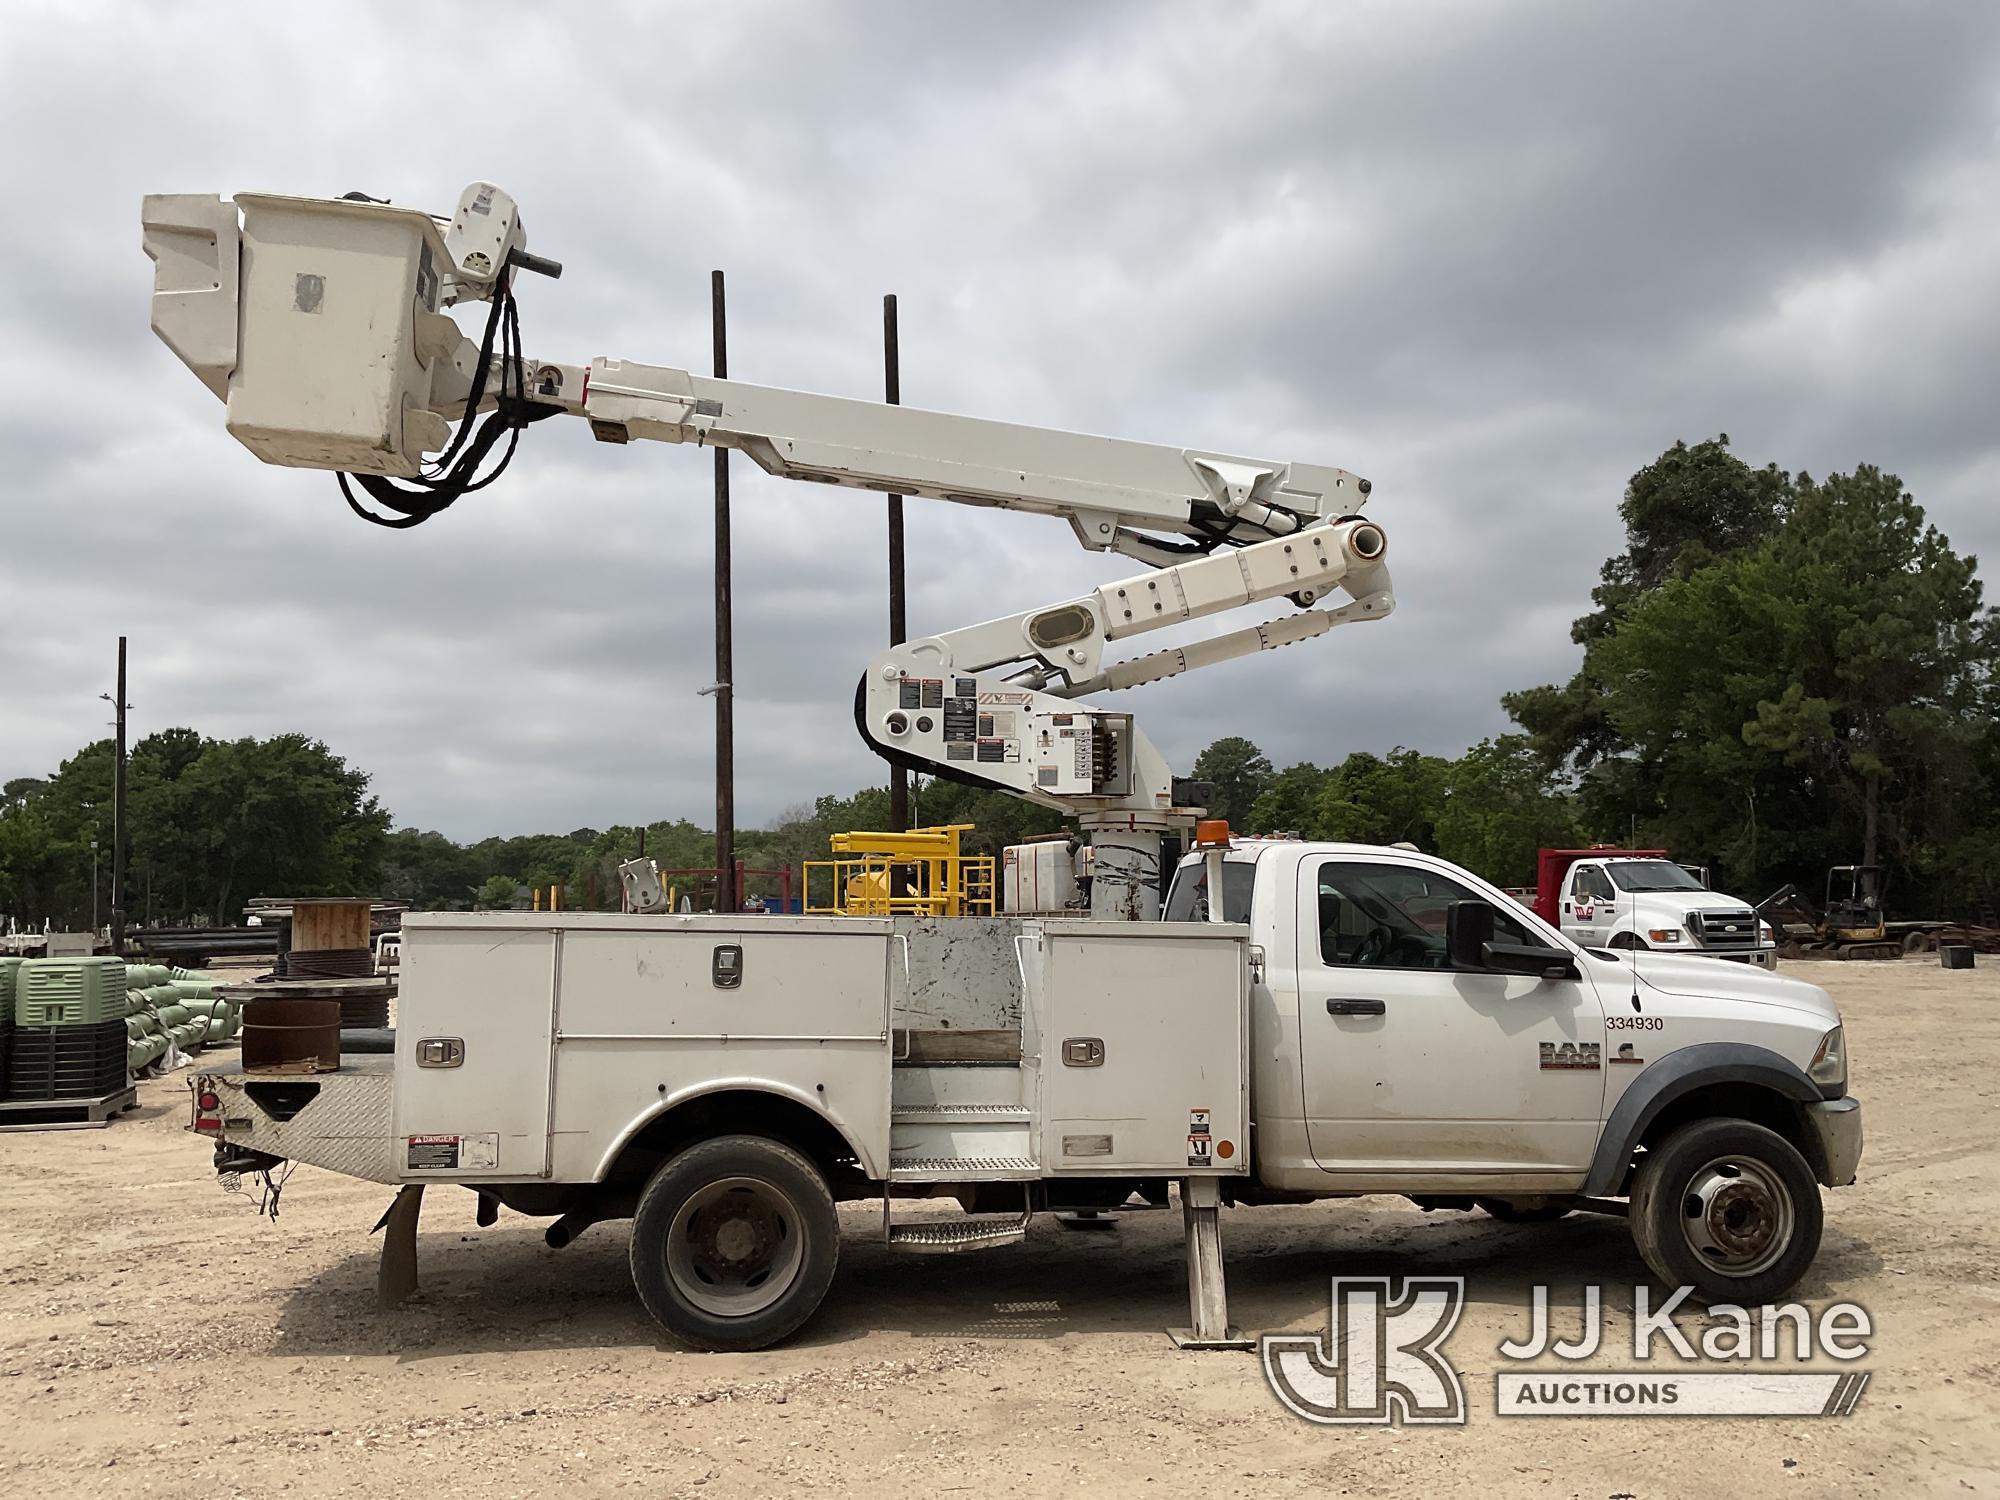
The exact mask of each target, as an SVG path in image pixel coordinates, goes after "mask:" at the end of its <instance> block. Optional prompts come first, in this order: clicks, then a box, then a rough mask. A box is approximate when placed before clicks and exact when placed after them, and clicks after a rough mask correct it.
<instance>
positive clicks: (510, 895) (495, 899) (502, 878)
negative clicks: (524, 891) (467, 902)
mask: <svg viewBox="0 0 2000 1500" xmlns="http://www.w3.org/2000/svg"><path fill="white" fill-rule="evenodd" d="M519 886H520V882H519V881H517V880H515V879H514V878H513V876H511V875H489V876H488V877H487V878H486V879H485V880H483V881H481V882H480V885H479V891H478V894H477V896H476V897H475V898H474V901H473V905H474V906H476V907H478V908H479V910H481V911H507V910H509V909H511V908H512V907H513V905H514V892H515V890H516V889H518V888H519Z"/></svg>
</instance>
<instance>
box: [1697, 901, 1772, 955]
mask: <svg viewBox="0 0 2000 1500" xmlns="http://www.w3.org/2000/svg"><path fill="white" fill-rule="evenodd" d="M1688 930H1689V931H1691V932H1692V933H1693V934H1694V940H1695V941H1696V942H1697V943H1700V944H1701V946H1702V947H1704V948H1754V947H1756V946H1757V913H1755V912H1754V911H1751V910H1750V909H1749V908H1748V907H1747V906H1746V907H1740V908H1738V909H1737V910H1734V911H1698V912H1692V913H1690V914H1689V916H1688Z"/></svg>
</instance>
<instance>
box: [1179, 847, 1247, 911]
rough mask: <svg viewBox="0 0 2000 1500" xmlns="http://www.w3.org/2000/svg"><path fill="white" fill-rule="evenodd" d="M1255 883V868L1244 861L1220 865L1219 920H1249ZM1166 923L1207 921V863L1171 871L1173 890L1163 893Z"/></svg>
mask: <svg viewBox="0 0 2000 1500" xmlns="http://www.w3.org/2000/svg"><path fill="white" fill-rule="evenodd" d="M1256 882H1257V867H1256V865H1254V864H1252V863H1250V862H1249V861H1248V860H1228V861H1225V862H1224V864H1223V866H1222V920H1223V921H1225V922H1247V921H1249V920H1250V891H1251V888H1252V887H1253V886H1254V885H1255V884H1256ZM1166 920H1167V921H1169V922H1206V921H1207V920H1208V864H1207V861H1205V860H1203V861H1197V862H1191V863H1188V864H1184V865H1182V866H1181V867H1180V868H1179V869H1178V870H1176V871H1175V872H1174V888H1173V889H1172V890H1171V891H1169V892H1168V893H1167V911H1166Z"/></svg>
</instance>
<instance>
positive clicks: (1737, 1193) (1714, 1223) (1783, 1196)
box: [1681, 1156, 1795, 1276]
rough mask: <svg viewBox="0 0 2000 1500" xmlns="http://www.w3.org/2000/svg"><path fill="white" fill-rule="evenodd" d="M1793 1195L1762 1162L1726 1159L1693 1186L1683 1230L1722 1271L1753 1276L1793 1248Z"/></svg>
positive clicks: (1698, 1177) (1692, 1180)
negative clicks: (1788, 1247) (1791, 1246)
mask: <svg viewBox="0 0 2000 1500" xmlns="http://www.w3.org/2000/svg"><path fill="white" fill-rule="evenodd" d="M1794 1217H1795V1215H1794V1213H1793V1209H1792V1198H1791V1194H1790V1192H1789V1191H1787V1189H1786V1188H1785V1185H1784V1183H1783V1182H1781V1181H1780V1180H1779V1179H1778V1177H1777V1176H1776V1174H1774V1173H1773V1172H1772V1171H1771V1170H1770V1168H1769V1167H1767V1166H1765V1165H1764V1164H1763V1163H1762V1162H1757V1161H1752V1160H1750V1159H1749V1158H1747V1157H1740V1156H1730V1157H1722V1158H1720V1159H1718V1160H1716V1161H1712V1162H1710V1163H1708V1165H1706V1166H1705V1167H1703V1168H1701V1170H1700V1171H1698V1172H1696V1173H1695V1174H1694V1175H1693V1177H1692V1178H1690V1179H1689V1182H1688V1190H1687V1195H1686V1197H1685V1198H1684V1199H1683V1200H1682V1203H1681V1226H1682V1229H1683V1231H1684V1232H1685V1234H1686V1235H1687V1241H1688V1244H1689V1246H1690V1247H1691V1248H1692V1249H1693V1250H1694V1251H1695V1253H1696V1254H1698V1255H1699V1256H1701V1257H1702V1259H1703V1260H1705V1261H1707V1262H1708V1263H1709V1264H1711V1265H1713V1266H1714V1267H1715V1268H1716V1269H1717V1270H1720V1271H1723V1272H1725V1273H1727V1274H1729V1275H1732V1276H1754V1275H1756V1274H1757V1273H1758V1272H1760V1271H1763V1270H1765V1269H1767V1268H1768V1267H1769V1266H1770V1265H1771V1264H1772V1263H1773V1262H1774V1261H1776V1260H1777V1259H1778V1257H1779V1256H1781V1255H1782V1254H1784V1252H1785V1249H1786V1247H1787V1246H1789V1245H1790V1244H1791V1239H1792V1227H1793V1221H1794Z"/></svg>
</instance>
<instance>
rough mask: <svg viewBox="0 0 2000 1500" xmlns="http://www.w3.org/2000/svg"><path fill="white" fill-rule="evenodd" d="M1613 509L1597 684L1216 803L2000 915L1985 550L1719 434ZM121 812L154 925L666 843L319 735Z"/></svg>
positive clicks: (789, 849) (401, 895)
mask: <svg viewBox="0 0 2000 1500" xmlns="http://www.w3.org/2000/svg"><path fill="white" fill-rule="evenodd" d="M1619 514H1620V516H1621V518H1622V519H1623V521H1624V524H1625V534H1626V535H1625V547H1624V549H1623V550H1622V551H1621V552H1619V553H1618V554H1617V555H1616V556H1614V557H1612V558H1609V559H1608V560H1607V561H1606V562H1605V564H1604V566H1603V569H1602V571H1601V574H1600V578H1599V582H1598V585H1597V587H1596V588H1594V589H1593V590H1592V594H1591V599H1592V605H1593V608H1592V609H1591V611H1590V612H1589V613H1588V614H1586V615H1584V616H1583V617H1582V618H1580V619H1578V620H1577V621H1576V622H1575V624H1574V626H1573V628H1572V631H1571V635H1572V639H1573V640H1574V642H1575V643H1576V645H1577V646H1579V647H1580V648H1581V652H1582V655H1581V661H1580V663H1579V665H1578V667H1577V670H1576V671H1575V673H1574V674H1573V675H1572V676H1571V677H1570V679H1569V680H1568V681H1567V682H1565V683H1548V684H1542V685H1539V686H1533V687H1528V688H1525V689H1521V690H1518V691H1514V692H1509V693H1506V694H1504V695H1503V697H1502V699H1501V703H1502V706H1503V707H1504V709H1505V711H1506V713H1507V715H1508V716H1509V718H1510V719H1511V720H1512V722H1513V726H1514V728H1513V729H1512V730H1511V731H1510V732H1508V733H1505V734H1501V735H1497V736H1494V737H1492V738H1489V739H1486V740H1482V741H1481V742H1480V743H1479V744H1477V745H1475V746H1473V747H1472V748H1471V749H1469V750H1467V751H1466V752H1465V753H1464V754H1463V755H1460V756H1458V757H1456V758H1451V757H1444V756H1438V755H1429V754H1422V753H1419V752H1417V751H1414V750H1410V749H1407V748H1404V747H1400V746H1399V747H1396V748H1394V749H1389V750H1387V751H1385V752H1382V753H1375V752H1372V751H1356V752H1354V753H1353V754H1350V755H1349V756H1347V757H1346V759H1344V760H1342V761H1341V762H1340V763H1339V764H1337V765H1333V766H1318V765H1314V764H1310V763H1302V764H1298V765H1293V766H1287V767H1284V768H1282V769H1281V768H1277V767H1274V766H1273V765H1272V764H1271V763H1270V762H1269V760H1268V759H1267V758H1266V757H1265V756H1264V755H1263V754H1262V753H1261V752H1260V751H1259V750H1258V748H1257V747H1256V745H1254V744H1253V743H1251V742H1250V741H1249V740H1246V739H1243V738H1240V737H1236V736H1231V737H1228V738H1224V739H1219V740H1217V741H1215V742H1214V743H1213V744H1211V745H1209V746H1208V748H1207V749H1205V750H1204V751H1203V752H1202V753H1201V755H1200V756H1199V757H1198V759H1197V761H1196V763H1195V766H1194V768H1193V769H1194V772H1195V774H1196V775H1197V776H1198V777H1200V778H1201V779H1204V780H1207V781H1209V782H1211V783H1212V784H1213V786H1214V788H1215V790H1214V795H1213V809H1214V811H1215V812H1216V813H1217V814H1218V815H1220V816H1224V817H1227V818H1228V819H1229V820H1230V823H1231V825H1232V826H1233V827H1235V828H1237V829H1238V830H1239V831H1248V832H1277V831H1284V832H1290V833H1296V834H1298V835H1300V836H1302V837H1307V838H1324V839H1346V840H1354V841H1357V842H1364V843H1399V842H1404V843H1411V844H1414V845H1416V846H1417V847H1419V848H1421V849H1425V850H1429V851H1432V852H1436V853H1439V854H1442V855H1444V856H1445V857H1446V858H1448V859H1451V860H1454V861H1456V862H1457V863H1460V864H1463V865H1466V866H1467V867H1469V868H1471V869H1473V870H1475V871H1477V872H1478V873H1480V874H1482V875H1484V876H1486V877H1487V878H1489V879H1491V880H1494V881H1496V882H1498V883H1500V884H1503V885H1523V884H1527V883H1528V882H1530V881H1531V880H1532V878H1533V874H1534V856H1535V851H1536V849H1537V848H1539V847H1542V846H1544V845H1558V844H1577V843H1586V842H1605V843H1624V844H1632V843H1636V844H1637V845H1640V846H1643V847H1664V848H1667V849H1670V850H1671V851H1673V853H1674V855H1675V857H1677V858H1680V859H1683V860H1687V861H1690V862H1699V863H1702V864H1706V865H1709V866H1710V867H1711V869H1712V870H1713V871H1714V873H1715V876H1716V881H1717V884H1718V885H1719V886H1722V887H1723V888H1726V889H1729V890H1730V891H1731V892H1732V893H1733V894H1736V895H1740V896H1746V897H1750V898H1752V899H1754V898H1755V897H1756V896H1758V895H1760V894H1764V893H1767V892H1768V891H1769V890H1771V889H1775V888H1776V887H1777V886H1778V885H1779V884H1781V883H1784V882H1787V881H1791V882H1796V883H1797V884H1799V885H1800V886H1801V887H1803V888H1804V889H1806V890H1807V891H1808V892H1814V891H1817V890H1818V889H1820V888H1821V887H1822V885H1823V882H1824V880H1825V874H1826V870H1827V868H1828V867H1829V866H1831V865H1836V864H1852V863H1867V864H1877V863H1879V864H1882V865H1884V866H1885V867H1886V868H1887V869H1888V871H1889V873H1890V900H1891V904H1892V905H1893V906H1894V907H1896V908H1897V909H1899V910H1900V911H1903V912H1907V913H1910V914H1922V915H1937V916H1955V917H1975V918H1986V919H1989V920H1990V919H1991V917H1992V907H1993V904H1994V896H1995V890H1996V884H2000V795H1996V794H2000V731H1996V726H1995V712H1994V710H1995V707H1996V703H1995V666H1996V652H2000V628H1996V624H1995V615H1994V611H1992V610H1991V609H1989V608H1988V607H1987V606H1986V605H1985V603H1984V601H1983V595H1982V589H1981V585H1980V582H1979V578H1978V573H1977V567H1976V560H1975V559H1974V558H1972V557H1970V556H1965V555H1961V554H1959V553H1957V552H1955V551H1953V549H1952V547H1951V545H1950V543H1949V541H1948V540H1947V538H1945V537H1944V536H1943V535H1942V534H1941V533H1940V532H1938V530H1937V529H1936V528H1935V527H1934V526H1932V525H1930V524H1929V523H1928V521H1927V520H1926V518H1925V516H1924V512H1923V508H1922V507H1921V506H1920V505H1918V504H1917V502H1916V500H1915V499H1914V498H1913V497H1912V496H1911V495H1910V494H1909V493H1908V492H1906V491H1905V490H1904V488H1903V485H1902V482H1901V481H1900V480H1899V479H1898V478H1897V477H1896V476H1895V475H1893V474H1888V473H1884V472H1883V471H1881V470H1879V469H1876V468H1874V467H1871V466H1868V465H1861V466H1858V467H1857V468H1855V469H1854V470H1853V472H1851V473H1846V474H1832V475H1828V476H1827V477H1825V478H1824V479H1819V480H1815V479H1813V478H1812V477H1811V476H1810V475H1807V474H1805V473H1798V474H1792V473H1788V472H1786V471H1783V470H1781V469H1779V468H1777V467H1776V466H1775V465H1766V466H1765V467H1763V468H1761V469H1755V468H1752V467H1751V466H1749V465H1748V464H1746V463H1744V462H1743V461H1742V460H1741V459H1739V458H1738V457H1736V455H1735V454H1734V453H1732V452H1731V451H1730V448H1729V439H1728V436H1727V435H1726V434H1724V435H1721V436H1718V437H1716V438H1713V439H1710V440H1708V441H1705V442H1700V443H1696V444H1693V445H1689V444H1687V443H1676V444H1674V446H1673V447H1672V448H1670V449H1668V450H1667V451H1666V452H1665V453H1662V454H1661V455H1660V456H1659V457H1658V458H1657V459H1655V460H1653V461H1652V462H1651V463H1649V464H1647V465H1645V466H1644V467H1643V468H1641V469H1640V470H1638V472H1636V473H1635V474H1633V476H1632V478H1631V480H1630V481H1629V483H1628V484H1627V485H1626V487H1625V491H1624V495H1623V497H1622V499H1621V501H1620V503H1619ZM111 762H112V751H111V745H110V742H109V741H100V742H98V743H96V744H93V745H90V746H87V747H85V748H84V749H83V750H81V751H79V752H78V753H77V754H76V755H75V756H73V757H71V758H70V759H69V760H67V761H65V762H64V763H63V764H62V766H60V767H59V768H58V769H57V770H56V771H55V772H54V773H53V774H52V775H50V776H48V777H24V778H19V779H16V780H12V781H8V782H6V783H4V785H0V916H13V917H15V918H16V919H17V920H22V921H24V922H27V923H31V924H33V925H40V921H41V920H42V919H44V918H47V919H50V920H53V921H55V922H56V923H57V925H81V923H82V921H83V920H84V918H85V917H86V916H87V914H88V912H89V911H90V909H91V857H90V849H89V844H90V841H91V840H92V839H95V840H97V841H98V844H99V860H100V864H101V866H102V869H103V870H104V871H106V872H108V869H109V863H110V809H111V775H112V763H111ZM128 801H129V806H130V819H129V822H130V828H131V865H130V871H131V873H130V875H129V877H128V886H127V900H126V907H127V911H128V915H129V916H130V918H131V919H132V920H135V921H144V920H148V919H149V918H150V919H151V920H153V921H156V922H182V921H213V922H217V923H225V924H226V923H232V922H234V921H237V920H239V919H240V911H241V907H242V904H243V902H244V901H245V900H246V899H247V898H249V897H251V896H255V895H265V894H286V895H315V894H330V893H334V892H369V893H375V892H379V893H380V894H382V895H385V896H388V897H390V898H392V899H397V900H403V901H408V902H410V903H411V904H413V905H417V906H429V907H451V908H456V907H469V906H487V907H501V906H507V905H511V904H513V902H514V901H515V900H516V899H517V897H518V894H519V892H520V890H521V888H522V887H524V886H525V887H531V888H532V887H542V888H546V887H548V886H550V885H561V886H563V887H564V888H565V900H566V902H567V903H568V904H569V905H572V906H578V907H589V908H605V907H609V908H615V907H616V906H617V904H618V881H617V866H618V864H619V863H620V862H621V861H622V860H625V859H628V858H630V857H632V855H633V854H634V853H635V852H637V850H638V848H639V847H640V842H641V833H642V830H641V829H640V828H639V827H638V826H637V825H621V826H615V827H611V828H605V829H595V828H579V829H576V830H574V831H573V832H570V833H567V834H534V835H527V836H523V837H517V838H488V839H482V840H479V841H478V842H476V843H471V844H459V843H456V842H454V841H453V840H451V839H448V838H446V837H445V836H444V835H442V834H440V833H436V832H426V831H420V830H417V829H411V828H402V829H396V830H394V831H391V828H390V821H391V820H390V817H389V814H388V812H387V811H386V810H385V809H384V808H383V807H382V806H381V805H380V803H379V802H378V801H377V800H376V799H375V798H374V797H373V796H371V795H370V794H369V792H368V778H367V776H366V774H365V773H363V772H362V771H360V770H358V769H356V768H354V767H351V766H349V765H348V764H347V763H346V762H345V761H344V760H343V759H342V758H341V757H339V756H337V755H335V754H334V753H333V752H332V751H331V750H329V749H328V748H327V746H325V745H324V744H322V743H320V742H319V741H316V740H313V739H309V738H307V737H305V736H303V735H279V736H276V737H274V738H271V739H267V740H258V739H240V740H211V739H206V738H204V737H202V736H201V735H199V734H197V733H196V732H195V731H194V730H192V729H170V730H165V731H163V732H161V733H159V734H155V735H151V736H148V737H147V738H146V739H144V740H142V741H140V742H139V743H138V744H137V745H136V746H135V747H134V748H133V752H132V757H131V762H130V771H129V776H128ZM916 814H917V821H919V822H923V823H948V822H969V823H973V824H976V825H977V832H976V833H975V834H974V835H972V836H971V837H970V838H969V840H968V847H969V848H970V849H971V850H972V851H973V852H979V853H993V854H997V853H998V852H999V850H1000V849H1001V848H1002V847H1004V846H1005V845H1006V844H1009V843H1014V842H1018V841H1019V840H1020V839H1022V838H1025V837H1028V836H1031V835H1034V834H1041V833H1048V832H1053V831H1055V830H1057V829H1058V828H1060V827H1061V826H1062V820H1061V818H1060V817H1059V816H1058V815H1056V814H1054V813H1052V812H1049V811H1048V810H1046V809H1042V808H1037V807H1033V806H1031V805H1029V804H1027V803H1024V802H1020V801H1018V800H1016V799H1014V798H1012V797H1009V796H1007V795H1005V794H1003V793H999V792H993V791H985V790H980V789H976V788H970V787H965V786H960V785H958V784H956V783H952V782H946V781H930V782H925V783H922V784H921V785H920V787H919V789H918V793H917V808H916ZM887 826H888V794H887V792H886V791H885V790H884V789H882V788H879V787H868V788H863V789H862V790H860V791H857V792H855V793H853V794H852V795H851V796H846V797H838V796H823V797H820V798H818V799H817V800H816V801H814V802H812V803H810V804H802V805H800V806H797V807H794V808H792V809H790V810H788V811H787V812H786V813H785V814H784V815H783V816H782V817H780V818H779V819H778V820H777V822H776V823H775V824H774V826H773V827H771V828H768V829H761V830H740V831H739V832H738V834H737V836H736V848H737V855H738V858H740V859H742V860H743V861H744V862H745V863H746V864H748V865H749V866H751V867H753V868H778V867H783V866H790V867H791V868H792V869H794V870H797V869H798V868H799V866H800V865H801V864H802V862H803V861H804V860H806V859H809V858H818V857H822V856H824V854H825V853H826V849H827V838H828V836H829V835H830V834H832V833H835V832H839V831H842V830H846V829H880V828H886V827H887ZM643 837H644V846H645V849H646V852H647V853H648V854H649V855H651V856H652V857H654V858H655V859H657V860H658V861H659V863H660V864H661V865H662V866H664V867H667V868H670V869H673V868H679V869H699V868H706V867H708V866H710V865H712V864H713V863H714V858H715V840H714V835H713V833H712V832H711V831H709V830H707V829H704V828H702V827H700V826H698V825H697V824H696V823H694V822H693V821H691V820H688V819H685V818H682V819H676V820H671V821H663V822H656V823H651V824H648V825H647V826H646V827H645V828H644V830H643ZM104 878H105V880H106V881H108V873H107V874H106V875H105V877H104ZM689 889H690V893H691V894H694V895H696V898H697V903H698V904H699V899H700V898H699V891H698V890H695V889H694V888H693V886H692V885H691V886H690V887H689ZM749 889H750V890H752V891H759V892H762V893H764V894H773V893H775V887H774V886H773V885H772V884H771V883H769V882H765V883H762V884H760V883H759V882H757V881H755V880H753V881H752V882H751V883H750V885H749ZM105 890H106V891H107V892H108V884H106V886H105ZM108 901H109V897H108V894H106V895H105V896H104V897H103V905H102V906H101V907H100V912H102V910H103V909H104V907H108Z"/></svg>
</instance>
